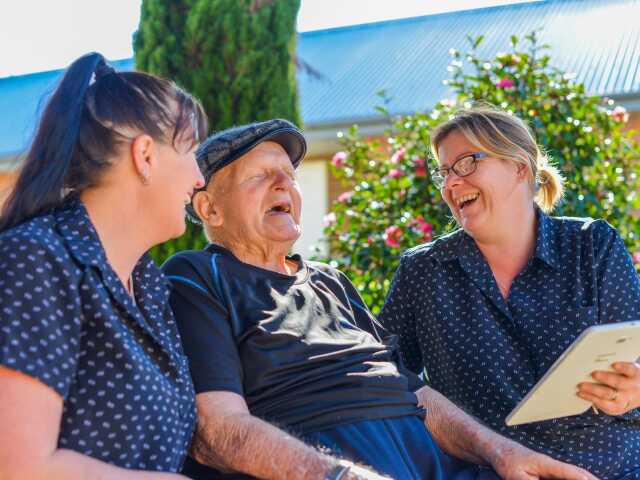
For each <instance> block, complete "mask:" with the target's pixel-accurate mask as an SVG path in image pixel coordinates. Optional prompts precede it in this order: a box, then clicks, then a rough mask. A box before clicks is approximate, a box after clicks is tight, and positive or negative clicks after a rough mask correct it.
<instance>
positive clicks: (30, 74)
mask: <svg viewBox="0 0 640 480" xmlns="http://www.w3.org/2000/svg"><path fill="white" fill-rule="evenodd" d="M130 61H133V57H129V58H119V59H117V60H109V59H108V58H107V62H108V63H110V64H112V65H117V64H121V63H125V62H130ZM68 66H69V65H66V66H64V67H60V68H52V69H50V70H40V71H37V72H28V73H21V74H17V75H7V76H6V77H0V82H1V81H3V80H10V79H15V78H20V79H21V80H22V79H26V78H29V77H32V78H36V77H39V76H46V75H51V74H54V73H55V74H58V73H60V72H63V71H65V70H66V69H67V67H68Z"/></svg>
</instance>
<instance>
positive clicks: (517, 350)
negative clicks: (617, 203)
mask: <svg viewBox="0 0 640 480" xmlns="http://www.w3.org/2000/svg"><path fill="white" fill-rule="evenodd" d="M537 216H538V232H537V243H536V248H535V252H534V254H533V256H532V258H531V259H530V260H529V262H528V264H527V265H526V266H525V268H524V269H523V271H522V272H520V274H519V275H518V276H517V277H516V278H515V280H514V281H513V284H512V286H511V291H510V292H509V297H508V300H506V301H505V300H504V298H503V297H502V295H501V294H500V290H499V289H498V286H497V284H496V282H495V280H494V277H493V274H492V272H491V269H490V267H489V265H488V263H487V262H486V260H485V259H484V257H483V255H482V253H481V252H480V250H479V249H478V247H477V246H476V243H475V242H474V241H473V239H472V238H471V237H470V236H469V235H467V234H466V233H465V232H464V231H462V230H458V231H456V232H453V233H452V234H449V235H447V236H444V237H442V238H440V239H438V240H436V241H434V242H431V243H428V244H425V245H421V246H419V247H416V248H414V249H411V250H409V251H408V252H406V253H405V254H404V255H403V258H402V261H401V264H400V267H399V268H398V271H397V272H396V275H395V278H394V281H393V284H392V286H391V290H390V292H389V295H388V297H387V300H386V303H385V306H384V308H383V310H382V313H381V316H380V319H381V321H382V323H383V324H384V325H385V327H387V328H388V329H390V330H391V331H393V332H395V333H398V334H399V335H400V345H401V347H400V348H401V353H402V356H403V359H404V361H405V362H406V364H407V367H408V368H410V369H412V370H413V371H415V372H420V371H422V370H423V368H424V369H425V373H426V375H427V377H428V379H429V382H430V384H431V386H432V387H434V388H435V389H436V390H438V391H440V392H441V393H443V394H444V395H446V396H447V397H448V398H449V399H451V400H452V401H453V402H455V403H456V404H457V405H459V406H460V407H462V408H463V409H464V410H466V411H468V412H470V413H471V414H473V415H474V416H476V417H478V418H480V419H481V420H482V421H483V422H485V423H486V424H487V425H489V426H491V427H492V428H493V429H495V430H497V431H498V432H500V433H501V434H503V435H506V436H508V437H511V438H513V439H515V440H517V441H519V442H521V443H523V444H525V445H527V446H529V447H530V448H533V449H535V450H537V451H542V452H545V453H547V454H549V455H551V456H553V457H555V458H558V459H560V460H563V461H566V462H569V463H573V464H576V465H580V466H582V467H585V468H587V469H589V470H590V471H591V472H592V473H594V474H595V475H597V476H599V477H600V478H619V477H620V476H622V475H623V474H625V473H628V472H631V471H633V470H638V473H637V474H631V475H632V476H629V477H625V478H628V479H631V478H640V453H639V452H640V415H639V412H638V411H631V412H629V413H628V414H626V415H623V416H620V417H614V416H609V415H605V414H600V415H596V414H595V413H593V412H592V411H591V410H590V411H588V412H587V413H585V414H582V415H578V416H574V417H565V418H561V419H555V420H550V421H545V422H539V423H532V424H527V425H521V426H517V427H507V426H505V423H504V422H505V418H506V416H507V415H508V413H509V412H510V411H511V410H512V409H513V408H514V407H515V406H516V404H517V403H518V402H519V401H520V400H521V399H522V398H523V397H524V396H525V395H526V393H527V392H528V391H529V390H530V389H531V388H532V387H533V386H534V385H535V383H536V382H537V381H538V380H539V379H540V378H541V377H542V376H543V375H544V373H545V372H546V371H547V369H548V368H549V367H550V366H551V365H552V364H553V362H554V361H555V360H556V359H557V358H558V357H559V356H560V354H561V353H562V352H563V351H564V350H565V349H566V348H567V347H568V346H569V345H570V344H571V343H572V342H573V341H574V340H575V338H576V337H577V336H578V335H579V334H580V333H581V332H582V331H583V330H584V329H585V328H587V327H589V326H591V325H596V324H603V323H612V322H622V321H629V320H637V319H640V281H639V278H638V275H637V274H636V272H635V270H634V268H633V265H632V262H631V259H630V256H629V254H628V253H627V250H626V248H625V245H624V243H623V242H622V239H621V238H620V236H619V235H618V234H617V233H616V231H615V230H614V229H613V228H612V227H611V226H609V225H608V224H607V223H606V222H604V221H602V220H597V221H593V220H589V219H575V218H552V217H548V216H546V215H544V214H543V213H542V212H540V211H538V213H537ZM576 383H577V381H576Z"/></svg>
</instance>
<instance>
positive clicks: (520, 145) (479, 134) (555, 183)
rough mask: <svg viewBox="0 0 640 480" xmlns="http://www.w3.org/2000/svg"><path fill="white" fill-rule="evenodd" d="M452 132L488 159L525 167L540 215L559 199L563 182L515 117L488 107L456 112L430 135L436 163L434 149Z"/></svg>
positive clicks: (526, 129)
mask: <svg viewBox="0 0 640 480" xmlns="http://www.w3.org/2000/svg"><path fill="white" fill-rule="evenodd" d="M454 131H458V132H461V133H462V134H463V135H464V136H465V137H466V138H467V140H469V142H471V143H472V144H473V145H474V146H476V147H477V148H479V149H481V150H482V151H483V152H485V153H487V154H489V155H490V156H492V157H496V158H501V159H504V160H511V161H513V162H516V163H519V164H521V165H524V166H525V167H527V170H528V171H529V173H530V175H531V177H530V178H531V186H532V188H533V192H534V194H535V198H534V200H535V202H536V204H538V206H539V207H540V208H541V209H542V211H544V212H546V213H548V212H550V211H551V210H553V208H554V207H555V206H556V204H557V203H558V202H559V201H560V199H561V198H562V193H563V191H564V178H563V177H562V175H561V174H560V172H559V171H558V169H557V168H556V167H555V166H553V165H552V164H551V163H550V161H549V158H548V157H547V156H546V155H545V154H544V153H543V152H542V151H541V150H540V148H539V147H538V144H537V143H536V140H535V138H534V136H533V133H531V130H530V129H529V128H528V127H527V125H526V124H525V123H524V122H523V121H522V120H521V119H519V118H518V117H516V116H515V115H511V114H509V113H507V112H504V111H502V110H498V109H496V108H494V107H490V106H481V107H473V108H468V109H464V110H459V111H458V112H457V113H456V114H455V116H454V117H453V118H451V119H450V120H448V121H446V122H445V123H442V124H440V125H438V126H437V127H436V128H435V129H433V130H432V132H431V151H432V153H433V155H434V157H435V158H436V159H437V158H438V147H439V146H440V144H441V143H442V142H443V141H444V139H445V138H446V137H447V136H449V134H450V133H452V132H454Z"/></svg>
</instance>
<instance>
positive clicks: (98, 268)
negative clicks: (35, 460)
mask: <svg viewBox="0 0 640 480" xmlns="http://www.w3.org/2000/svg"><path fill="white" fill-rule="evenodd" d="M133 284H134V291H135V297H136V303H134V302H133V300H132V298H131V297H130V296H129V295H128V293H127V291H126V290H125V288H124V286H123V285H122V282H120V280H119V279H118V277H117V276H116V274H115V272H114V271H113V270H112V268H111V267H110V266H109V264H108V263H107V259H106V255H105V251H104V249H103V248H102V245H101V243H100V240H99V239H98V236H97V233H96V231H95V230H94V228H93V225H92V224H91V221H90V220H89V217H88V214H87V211H86V209H85V208H84V206H83V204H82V203H81V202H80V201H79V200H77V199H73V200H71V201H70V202H68V203H67V204H66V205H65V208H63V209H61V210H59V211H57V212H55V213H53V214H51V215H45V216H41V217H36V218H35V219H33V220H30V221H28V222H26V223H24V224H22V225H19V226H18V227H15V228H13V229H11V230H8V231H6V232H4V233H3V234H2V235H0V364H2V365H4V366H6V367H9V368H11V369H14V370H17V371H20V372H23V373H25V374H28V375H30V376H32V377H34V378H36V379H38V380H40V381H41V382H43V383H44V384H46V385H48V386H49V387H51V388H53V389H54V390H55V391H56V392H58V393H59V394H60V395H61V396H62V398H63V401H64V409H63V414H62V420H61V425H60V427H61V428H60V436H59V439H58V446H59V447H60V448H67V449H71V450H75V451H77V452H80V453H83V454H86V455H89V456H91V457H94V458H96V459H98V460H102V461H105V462H108V463H111V464H114V465H118V466H120V467H124V468H135V469H141V470H158V471H167V472H175V471H178V470H179V469H180V467H181V465H182V463H183V460H184V457H185V455H186V450H187V447H188V445H189V442H190V440H191V435H192V432H193V429H194V425H195V405H194V390H193V385H192V383H191V380H190V377H189V372H188V367H187V362H186V358H185V356H184V355H183V352H182V349H181V346H180V340H179V336H178V332H177V329H176V325H175V323H174V320H173V316H172V314H171V311H170V308H169V304H168V299H169V290H168V283H167V281H166V280H165V279H164V277H163V275H162V273H161V272H160V271H159V270H158V269H157V267H156V266H155V264H154V263H153V261H152V260H151V259H150V258H149V257H148V256H145V257H143V258H142V259H141V260H140V262H139V263H138V264H137V266H136V268H135V270H134V273H133Z"/></svg>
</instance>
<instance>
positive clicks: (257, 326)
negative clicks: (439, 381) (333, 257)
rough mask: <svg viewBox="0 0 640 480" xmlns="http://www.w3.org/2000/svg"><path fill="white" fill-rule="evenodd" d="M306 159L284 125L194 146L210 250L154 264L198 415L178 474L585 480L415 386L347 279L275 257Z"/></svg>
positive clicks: (291, 231)
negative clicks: (165, 285) (166, 285)
mask: <svg viewBox="0 0 640 480" xmlns="http://www.w3.org/2000/svg"><path fill="white" fill-rule="evenodd" d="M305 151H306V143H305V139H304V137H303V136H302V134H301V133H300V131H299V130H298V129H297V128H295V126H293V125H292V124H290V123H289V122H287V121H284V120H271V121H268V122H262V123H257V124H253V125H247V126H242V127H236V128H232V129H230V130H226V131H223V132H221V133H218V134H216V135H214V136H212V137H210V138H209V139H208V140H207V141H206V142H205V143H204V144H203V145H202V146H201V147H200V149H199V151H198V154H197V157H198V162H199V164H200V167H201V169H202V171H203V174H204V176H205V179H206V181H207V184H206V186H205V188H203V189H202V190H201V191H199V192H197V193H196V194H195V195H194V197H193V199H192V204H191V205H190V206H189V209H188V210H189V212H190V214H191V215H192V216H193V217H194V218H196V219H198V220H199V221H201V222H202V224H203V226H204V230H205V232H206V235H207V237H208V239H209V240H210V241H211V244H210V245H209V246H207V247H206V248H205V249H204V250H202V251H190V252H183V253H179V254H177V255H175V256H174V257H172V258H171V259H170V260H169V261H168V262H167V263H166V265H165V266H164V270H165V272H166V273H167V274H168V276H169V278H170V279H171V280H172V283H173V287H174V288H173V293H172V296H171V304H172V307H173V309H174V312H175V315H176V319H177V322H178V328H179V330H180V334H181V337H182V341H183V345H184V349H185V352H186V354H187V357H188V358H189V362H190V369H191V374H192V376H193V380H194V384H195V388H196V401H197V408H198V417H199V420H198V427H197V431H196V434H195V438H194V441H193V445H192V451H191V453H192V456H193V458H194V459H195V461H193V460H191V461H190V463H189V464H187V466H186V468H185V473H187V474H189V475H190V476H192V477H193V478H202V479H205V478H252V477H258V478H266V479H309V480H316V479H317V480H320V479H343V480H344V479H373V478H383V477H385V478H389V477H390V478H397V479H402V480H404V479H424V478H428V479H438V480H439V479H442V480H444V479H458V480H462V479H494V478H496V474H495V473H494V472H493V470H491V469H490V468H485V467H481V466H477V465H474V463H477V464H484V465H491V466H492V467H493V469H494V470H495V471H496V472H497V473H498V474H500V475H501V476H503V477H505V478H512V479H519V478H522V479H530V478H538V477H542V476H544V477H551V478H569V479H578V478H580V479H590V478H593V477H591V476H590V475H589V474H588V473H586V472H584V471H583V470H580V469H578V468H575V467H572V466H569V465H566V464H562V463H559V462H556V461H555V460H551V459H550V458H548V457H545V456H542V455H538V454H536V453H534V452H532V451H530V450H527V449H525V448H524V447H522V446H520V445H518V444H515V443H513V442H512V441H510V440H507V439H504V438H502V437H500V436H498V435H497V434H495V433H493V432H491V431H490V430H488V429H486V428H485V427H483V426H481V425H480V424H478V423H477V422H475V421H474V420H473V419H471V418H470V417H468V416H467V415H465V414H464V413H463V412H461V411H460V410H458V409H457V408H456V407H455V406H453V405H452V404H451V403H449V402H448V401H447V400H446V399H445V398H444V397H442V396H441V395H439V394H438V393H437V392H435V391H433V390H431V389H430V388H429V387H428V386H424V385H423V384H422V383H421V382H420V380H419V379H418V378H417V377H415V376H414V375H413V374H411V373H410V372H408V371H405V370H404V369H403V367H402V365H401V364H399V362H398V356H397V353H396V344H395V338H394V337H393V336H391V335H389V334H388V333H387V332H385V331H384V329H383V328H382V327H381V326H380V324H379V323H378V322H377V321H376V320H375V319H374V318H373V316H372V315H371V314H370V313H369V311H368V309H367V307H366V306H365V305H364V303H363V302H362V299H361V298H360V296H359V294H358V292H357V290H356V289H355V288H354V286H353V285H352V284H351V282H349V280H348V279H347V277H346V276H344V275H343V274H342V273H340V272H338V271H336V270H334V269H332V268H331V267H329V266H328V265H324V264H320V263H316V262H308V261H305V260H303V259H302V258H301V257H300V256H298V255H293V256H289V255H288V254H289V251H290V249H291V247H292V246H293V243H294V242H295V241H296V239H297V238H298V237H299V235H300V209H301V196H300V190H299V187H298V183H297V181H296V168H297V167H298V165H299V163H300V161H301V160H302V158H303V156H304V154H305ZM427 427H428V429H429V430H430V431H431V434H430V433H429V430H428V429H427ZM431 435H433V439H435V441H436V442H437V444H438V445H439V446H438V445H436V443H435V442H434V441H433V439H432V436H431ZM441 449H442V450H444V452H447V453H443V451H442V450H441ZM450 455H453V456H455V457H458V458H454V457H453V456H450ZM460 459H463V460H460ZM196 461H197V462H196ZM467 461H468V462H473V463H467ZM356 464H357V465H356ZM365 465H366V466H365ZM214 469H217V470H214ZM222 471H224V472H227V473H226V474H222V473H220V472H222ZM376 472H377V473H376Z"/></svg>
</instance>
